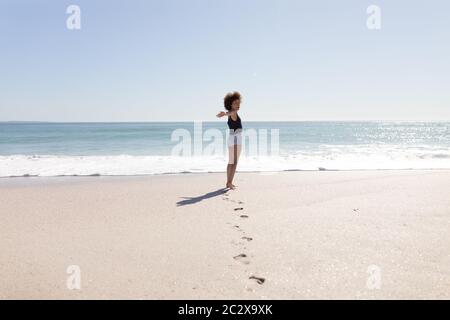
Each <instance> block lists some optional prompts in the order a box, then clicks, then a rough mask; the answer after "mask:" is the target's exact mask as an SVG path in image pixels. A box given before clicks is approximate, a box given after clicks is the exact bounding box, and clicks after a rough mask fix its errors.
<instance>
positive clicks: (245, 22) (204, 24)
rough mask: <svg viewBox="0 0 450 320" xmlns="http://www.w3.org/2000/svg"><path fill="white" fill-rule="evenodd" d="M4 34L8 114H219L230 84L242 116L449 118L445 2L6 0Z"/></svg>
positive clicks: (1, 104)
mask: <svg viewBox="0 0 450 320" xmlns="http://www.w3.org/2000/svg"><path fill="white" fill-rule="evenodd" d="M70 4H77V5H79V6H80V8H81V30H68V29H67V28H66V19H67V17H68V14H66V8H67V7H68V6H69V5H70ZM371 4H376V5H378V6H379V7H380V8H381V10H382V28H381V30H379V31H373V30H372V31H371V30H368V29H367V27H366V19H367V17H368V15H367V13H366V9H367V7H368V6H369V5H371ZM0 41H1V50H0V88H1V89H0V121H9V120H39V121H164V120H176V121H181V120H185V121H192V120H214V115H215V114H216V112H218V111H220V109H221V106H222V98H223V96H224V94H225V93H226V92H228V91H231V90H239V91H240V92H241V93H242V94H243V96H244V100H243V103H242V109H241V117H242V118H243V120H377V119H381V120H450V81H449V80H450V1H448V0H430V1H417V0H395V1H393V0H389V1H388V0H371V1H365V0H342V1H335V0H329V1H325V0H318V1H317V0H316V1H301V0H289V1H288V0H270V1H269V0H201V1H199V0H189V1H188V0H157V1H156V0H147V1H133V0H129V1H125V0H123V1H113V0H108V1H107V0H104V1H100V0H72V1H63V0H58V1H56V0H39V1H37V0H28V1H24V0H0Z"/></svg>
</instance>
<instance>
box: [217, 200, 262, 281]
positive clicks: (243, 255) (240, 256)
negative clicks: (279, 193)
mask: <svg viewBox="0 0 450 320" xmlns="http://www.w3.org/2000/svg"><path fill="white" fill-rule="evenodd" d="M222 199H223V200H225V201H229V202H233V203H236V204H238V205H242V204H244V202H242V201H239V200H233V199H230V198H229V194H228V193H225V195H224V196H223V198H222ZM233 210H234V211H237V212H240V211H243V210H244V207H241V206H239V207H236V208H234V209H233ZM239 217H240V218H241V219H248V218H249V216H248V215H247V214H240V215H239ZM233 228H234V229H235V230H236V231H238V232H239V233H241V235H242V236H241V240H243V241H240V242H238V244H240V245H242V246H243V249H244V250H245V249H247V247H246V246H245V242H250V241H252V240H253V238H252V237H248V236H247V235H246V234H245V231H244V230H242V228H241V227H240V226H239V225H237V224H235V225H233ZM233 259H234V260H236V261H239V262H240V263H243V264H245V265H248V264H250V259H249V257H248V255H247V254H246V253H240V254H238V255H236V256H234V257H233ZM249 279H250V280H254V281H256V283H258V284H260V285H262V284H264V282H265V281H266V279H264V278H262V277H258V276H255V275H250V277H249Z"/></svg>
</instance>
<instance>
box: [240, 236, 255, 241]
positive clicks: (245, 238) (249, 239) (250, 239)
mask: <svg viewBox="0 0 450 320" xmlns="http://www.w3.org/2000/svg"><path fill="white" fill-rule="evenodd" d="M241 239H243V240H247V241H252V240H253V238H250V237H242V238H241Z"/></svg>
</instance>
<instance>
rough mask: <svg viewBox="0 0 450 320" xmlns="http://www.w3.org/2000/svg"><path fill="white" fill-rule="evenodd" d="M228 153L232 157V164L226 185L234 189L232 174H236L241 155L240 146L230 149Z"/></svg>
mask: <svg viewBox="0 0 450 320" xmlns="http://www.w3.org/2000/svg"><path fill="white" fill-rule="evenodd" d="M229 152H230V153H231V154H232V155H233V157H232V159H233V163H232V164H231V168H230V177H229V179H228V182H227V185H228V183H230V184H231V187H232V188H233V189H234V187H235V185H234V184H233V179H234V174H235V173H236V168H237V164H238V160H239V156H240V155H241V145H234V146H233V147H230V148H229Z"/></svg>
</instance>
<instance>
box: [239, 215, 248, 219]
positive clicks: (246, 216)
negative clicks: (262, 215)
mask: <svg viewBox="0 0 450 320" xmlns="http://www.w3.org/2000/svg"><path fill="white" fill-rule="evenodd" d="M240 217H241V218H248V215H246V214H241V215H240Z"/></svg>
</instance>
